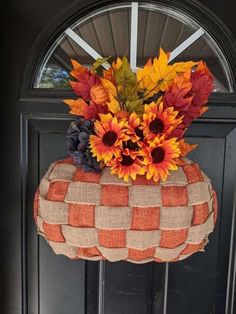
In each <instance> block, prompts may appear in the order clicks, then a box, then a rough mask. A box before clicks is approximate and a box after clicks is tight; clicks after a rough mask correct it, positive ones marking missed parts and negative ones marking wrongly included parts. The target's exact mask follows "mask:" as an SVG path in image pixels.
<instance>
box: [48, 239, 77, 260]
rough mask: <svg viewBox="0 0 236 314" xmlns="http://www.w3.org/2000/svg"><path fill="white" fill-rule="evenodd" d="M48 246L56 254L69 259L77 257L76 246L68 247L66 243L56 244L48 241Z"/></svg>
mask: <svg viewBox="0 0 236 314" xmlns="http://www.w3.org/2000/svg"><path fill="white" fill-rule="evenodd" d="M48 243H49V245H50V246H51V247H52V248H53V251H54V252H55V253H56V254H63V255H66V256H68V257H69V258H75V257H77V252H78V248H77V247H76V246H72V245H68V244H67V243H58V242H52V241H48Z"/></svg>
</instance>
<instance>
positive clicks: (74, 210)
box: [68, 204, 95, 227]
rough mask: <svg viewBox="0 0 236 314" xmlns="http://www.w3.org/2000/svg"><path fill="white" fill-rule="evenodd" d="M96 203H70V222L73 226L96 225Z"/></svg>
mask: <svg viewBox="0 0 236 314" xmlns="http://www.w3.org/2000/svg"><path fill="white" fill-rule="evenodd" d="M94 208H95V206H94V205H82V204H69V208H68V210H69V212H68V224H69V225H71V226H73V227H94Z"/></svg>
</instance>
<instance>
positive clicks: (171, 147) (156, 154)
mask: <svg viewBox="0 0 236 314" xmlns="http://www.w3.org/2000/svg"><path fill="white" fill-rule="evenodd" d="M176 140H177V139H176V138H171V139H169V140H165V138H164V136H162V137H160V138H159V137H155V138H154V140H153V141H151V142H149V143H148V144H149V145H144V146H143V150H142V156H143V165H144V170H145V172H146V178H147V180H150V179H151V178H152V179H153V180H154V181H155V182H156V181H158V180H159V179H161V180H163V181H165V180H166V178H167V176H168V175H169V170H177V169H178V167H177V166H176V161H175V159H176V158H178V157H179V156H180V149H179V147H178V146H179V142H177V141H176Z"/></svg>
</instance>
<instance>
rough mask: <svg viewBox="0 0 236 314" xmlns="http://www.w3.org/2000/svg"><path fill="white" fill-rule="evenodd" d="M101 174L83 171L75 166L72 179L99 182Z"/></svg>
mask: <svg viewBox="0 0 236 314" xmlns="http://www.w3.org/2000/svg"><path fill="white" fill-rule="evenodd" d="M100 178H101V175H100V174H99V173H94V172H85V171H83V170H82V169H81V168H77V169H76V171H75V174H74V177H73V181H75V182H76V181H80V182H90V183H99V181H100Z"/></svg>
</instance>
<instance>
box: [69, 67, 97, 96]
mask: <svg viewBox="0 0 236 314" xmlns="http://www.w3.org/2000/svg"><path fill="white" fill-rule="evenodd" d="M77 79H78V82H73V81H70V84H71V87H72V89H73V91H74V93H75V94H76V95H78V96H80V97H82V98H83V99H84V100H85V101H89V100H90V89H91V87H92V86H94V85H98V84H100V79H99V77H98V76H97V75H96V74H93V73H90V72H82V73H80V74H79V75H78V76H77Z"/></svg>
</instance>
